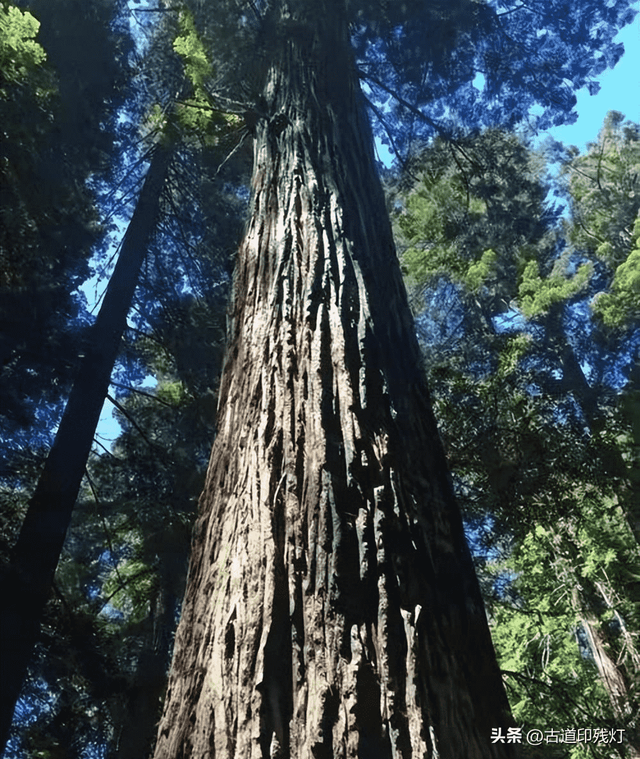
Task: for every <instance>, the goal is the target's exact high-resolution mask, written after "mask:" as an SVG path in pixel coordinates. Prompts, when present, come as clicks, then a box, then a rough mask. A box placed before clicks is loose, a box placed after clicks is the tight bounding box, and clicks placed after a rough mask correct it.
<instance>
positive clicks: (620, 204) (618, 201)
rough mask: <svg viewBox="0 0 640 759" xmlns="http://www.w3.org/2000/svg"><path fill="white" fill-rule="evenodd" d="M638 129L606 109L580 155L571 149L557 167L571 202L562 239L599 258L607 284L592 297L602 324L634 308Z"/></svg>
mask: <svg viewBox="0 0 640 759" xmlns="http://www.w3.org/2000/svg"><path fill="white" fill-rule="evenodd" d="M639 172H640V132H639V129H638V125H637V124H634V123H632V122H626V121H625V120H624V116H623V115H622V114H621V113H619V112H617V111H612V112H610V113H609V114H608V116H607V118H606V119H605V122H604V125H603V127H602V129H601V131H600V134H599V135H598V140H597V142H595V143H590V144H589V146H588V150H587V152H586V153H585V154H584V155H580V154H578V153H577V152H575V151H574V152H572V153H570V155H569V158H568V159H567V160H566V161H565V164H564V166H563V176H564V181H565V185H566V190H567V192H568V195H569V197H570V201H571V223H570V225H569V226H568V228H567V235H568V238H569V240H570V242H571V244H572V246H573V248H574V249H575V250H577V251H578V252H580V253H581V254H582V255H585V254H586V255H588V256H591V257H592V258H593V259H594V260H599V261H601V262H603V263H604V264H605V265H606V267H607V269H608V271H609V286H608V289H606V290H603V291H601V292H600V293H598V294H597V295H596V296H595V297H594V298H593V300H592V306H593V310H594V313H595V314H596V315H597V316H598V317H599V318H600V319H601V320H602V322H603V323H604V325H605V326H607V327H614V328H624V327H630V326H633V325H634V324H636V323H637V322H638V319H639V317H640V312H639V310H638V302H639V298H640V271H639V269H640V253H639V252H638V251H639V249H640V245H639V243H638V240H639V237H640V225H639V223H638V219H640V192H639V191H638V187H637V178H638V173H639Z"/></svg>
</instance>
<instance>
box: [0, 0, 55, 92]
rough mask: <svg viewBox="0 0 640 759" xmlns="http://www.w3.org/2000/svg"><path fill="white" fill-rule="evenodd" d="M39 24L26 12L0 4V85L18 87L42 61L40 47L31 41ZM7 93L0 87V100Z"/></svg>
mask: <svg viewBox="0 0 640 759" xmlns="http://www.w3.org/2000/svg"><path fill="white" fill-rule="evenodd" d="M39 28H40V22H39V21H38V20H37V19H36V18H34V17H33V16H32V15H31V14H30V13H29V12H28V11H21V10H20V9H19V8H16V7H15V6H12V5H9V4H8V3H4V2H3V3H0V72H2V73H1V74H0V77H1V78H0V85H4V82H10V83H13V84H18V83H21V82H23V81H24V80H25V78H26V77H27V76H28V75H29V73H30V72H31V71H32V70H33V69H35V68H36V67H38V66H40V64H42V63H43V62H44V61H45V60H46V57H47V56H46V53H45V51H44V49H43V48H42V46H41V45H40V44H38V43H37V42H36V41H35V38H36V36H37V34H38V29H39ZM7 95H8V92H7V90H6V89H5V88H4V86H0V97H7Z"/></svg>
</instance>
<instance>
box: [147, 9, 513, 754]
mask: <svg viewBox="0 0 640 759" xmlns="http://www.w3.org/2000/svg"><path fill="white" fill-rule="evenodd" d="M283 5H284V6H285V7H284V9H281V15H280V16H279V18H278V19H277V22H276V24H274V28H275V30H276V34H275V38H274V41H273V45H272V48H271V49H273V50H275V51H276V52H275V53H274V57H273V59H272V64H271V66H270V69H269V72H268V75H267V81H266V86H265V89H264V100H265V107H266V118H264V119H263V120H261V121H260V122H259V123H258V125H257V130H256V139H255V152H254V157H255V162H254V174H253V194H252V204H251V211H250V221H249V224H248V228H247V232H246V236H245V239H244V241H243V243H242V245H241V248H240V251H239V257H238V262H237V270H236V277H235V283H234V295H233V302H232V307H231V313H230V334H229V345H228V354H227V360H226V365H225V369H224V373H223V378H222V382H221V389H220V409H219V418H218V434H217V438H216V441H215V443H214V447H213V451H212V455H211V461H210V466H209V471H208V474H207V481H206V484H205V489H204V493H203V496H202V500H201V513H200V516H199V519H198V522H197V525H196V529H195V533H194V543H193V549H192V558H191V566H190V571H189V581H188V587H187V591H186V595H185V600H184V604H183V612H182V619H181V622H180V625H179V629H178V633H177V638H176V645H175V652H174V660H173V665H172V673H171V675H170V682H169V687H168V692H167V696H166V701H165V708H164V714H163V719H162V721H161V724H160V728H159V734H158V741H157V745H156V752H155V757H156V759H177V758H178V757H181V758H183V759H186V757H191V758H192V759H195V758H196V757H198V758H201V759H204V757H207V759H211V758H212V757H216V759H223V757H224V758H225V759H226V758H228V759H232V758H233V759H244V758H247V759H248V758H249V757H252V758H257V757H278V756H282V757H291V758H297V757H300V759H302V758H303V757H304V759H307V757H317V758H320V757H325V758H326V759H329V758H330V757H356V756H357V757H385V758H386V757H391V756H394V757H410V756H413V757H416V756H425V757H426V756H431V757H435V756H439V757H442V759H445V758H447V757H451V758H455V759H460V757H466V758H467V759H472V758H474V757H502V756H510V755H511V750H512V748H513V747H512V746H509V745H506V744H492V743H491V740H490V731H491V728H492V727H496V726H498V725H504V724H507V723H508V722H509V717H508V706H507V702H506V698H505V695H504V692H503V688H502V682H501V678H500V673H499V671H498V668H497V665H496V662H495V657H494V653H493V649H492V645H491V640H490V636H489V632H488V627H487V621H486V617H485V612H484V609H483V605H482V601H481V598H480V593H479V589H478V585H477V582H476V579H475V575H474V570H473V566H472V563H471V559H470V555H469V552H468V548H467V545H466V543H465V538H464V535H463V530H462V523H461V519H460V515H459V512H458V510H457V507H456V504H455V502H454V499H453V496H452V491H451V487H450V482H449V478H448V475H447V471H446V463H445V459H444V455H443V452H442V449H441V446H440V442H439V438H438V435H437V431H436V427H435V423H434V420H433V416H432V413H431V410H430V405H429V399H428V394H427V390H426V387H425V383H424V380H423V376H422V373H421V369H420V365H421V360H420V356H419V351H418V346H417V341H416V338H415V332H414V326H413V322H412V318H411V314H410V311H409V308H408V304H407V299H406V293H405V290H404V286H403V283H402V278H401V274H400V270H399V266H398V262H397V259H396V256H395V252H394V248H393V241H392V236H391V230H390V225H389V221H388V216H387V213H386V209H385V203H384V197H383V194H382V190H381V187H380V183H379V180H378V178H377V176H376V174H375V169H374V161H373V150H372V139H371V135H370V131H369V126H368V124H367V121H366V117H365V115H364V112H363V107H362V98H361V94H360V90H359V85H358V81H357V77H356V74H355V71H354V65H353V61H352V59H351V56H350V48H349V43H348V37H347V27H346V23H345V20H344V13H343V10H342V6H343V0H308V2H302V1H300V2H296V3H295V4H294V3H291V5H290V7H286V3H283Z"/></svg>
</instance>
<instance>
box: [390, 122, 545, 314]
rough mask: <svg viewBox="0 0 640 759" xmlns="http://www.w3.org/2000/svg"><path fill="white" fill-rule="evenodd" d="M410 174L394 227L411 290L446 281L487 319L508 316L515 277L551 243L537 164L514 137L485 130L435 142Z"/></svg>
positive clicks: (411, 167)
mask: <svg viewBox="0 0 640 759" xmlns="http://www.w3.org/2000/svg"><path fill="white" fill-rule="evenodd" d="M408 171H409V172H410V174H408V175H407V176H408V178H407V179H406V180H403V181H401V182H400V185H399V188H398V196H397V199H395V206H396V209H397V210H396V213H395V227H396V242H397V245H398V248H399V251H400V253H401V265H402V269H403V272H404V274H405V277H406V279H407V283H408V284H409V286H410V288H411V289H413V290H414V291H415V290H418V291H424V290H426V289H428V288H429V287H432V286H433V285H434V283H435V282H436V281H437V280H438V279H439V278H443V277H444V278H446V279H447V280H448V281H450V282H452V283H456V284H458V285H461V286H462V287H463V291H464V292H465V294H466V296H467V297H473V298H474V299H476V300H477V301H478V303H480V304H481V308H482V309H483V310H484V311H485V313H489V312H490V313H494V314H497V313H500V312H502V311H504V310H506V308H508V304H509V302H510V301H511V300H513V299H514V298H515V297H516V296H517V280H518V274H519V272H520V271H521V270H522V269H523V268H524V266H525V265H526V263H527V261H529V260H532V259H534V260H535V259H537V258H538V257H539V256H541V257H546V256H548V255H549V252H550V247H551V246H552V245H553V240H552V237H551V236H550V235H549V234H548V229H547V221H546V218H547V215H548V210H547V209H546V208H545V205H544V200H545V195H546V192H547V190H546V186H545V184H544V182H543V180H542V172H541V166H540V160H539V158H538V157H537V156H535V155H534V154H532V153H531V152H530V151H529V150H528V149H527V147H526V145H524V144H523V143H522V142H521V141H520V140H518V139H517V138H516V137H515V136H514V135H510V134H507V133H503V132H500V131H498V130H489V131H487V132H485V133H483V134H482V135H479V136H478V137H475V138H469V139H467V140H463V141H460V142H457V143H454V144H452V145H447V144H445V143H444V142H441V141H439V140H436V141H435V142H434V143H433V145H432V146H430V147H429V148H427V149H426V150H424V151H423V153H422V154H421V155H420V156H418V157H417V158H415V159H414V160H413V162H412V163H410V165H409V167H408Z"/></svg>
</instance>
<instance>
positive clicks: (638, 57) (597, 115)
mask: <svg viewBox="0 0 640 759" xmlns="http://www.w3.org/2000/svg"><path fill="white" fill-rule="evenodd" d="M634 7H636V8H638V10H640V2H639V3H635V4H634ZM616 42H622V43H623V44H624V48H625V50H624V55H623V56H622V58H621V60H620V62H619V63H618V65H617V66H616V67H615V68H614V69H607V71H605V72H604V73H603V74H602V75H601V76H600V77H599V79H598V81H599V82H600V92H599V93H598V94H597V95H593V96H591V95H589V93H588V92H587V90H586V89H584V90H580V91H579V92H578V93H576V94H577V98H578V105H577V111H578V120H577V121H576V123H575V124H570V125H568V126H562V127H555V128H554V129H551V130H549V132H548V134H550V135H551V136H553V137H554V138H555V139H556V140H559V141H560V142H564V143H565V144H566V145H575V146H576V147H578V148H580V150H581V151H583V150H584V149H585V147H586V144H587V142H594V141H595V140H596V138H597V136H598V132H599V131H600V128H601V127H602V123H603V122H604V118H605V116H606V115H607V113H608V112H609V111H621V112H622V113H624V115H625V116H626V117H627V118H628V119H630V120H631V121H636V122H637V121H640V13H639V14H638V15H637V16H636V17H635V19H634V21H633V23H632V24H629V25H628V26H625V27H624V29H623V30H622V31H621V32H620V33H619V34H618V36H617V37H616Z"/></svg>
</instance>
